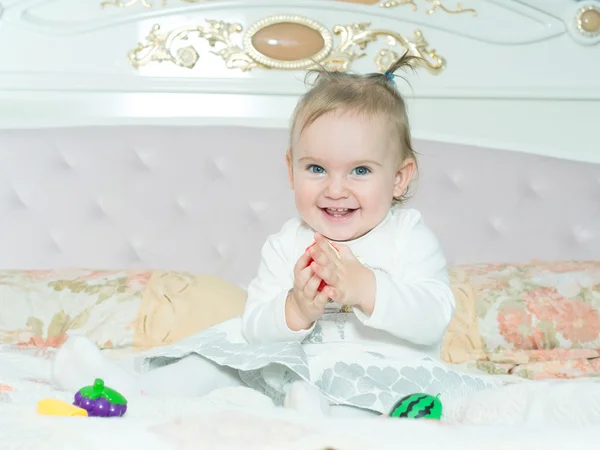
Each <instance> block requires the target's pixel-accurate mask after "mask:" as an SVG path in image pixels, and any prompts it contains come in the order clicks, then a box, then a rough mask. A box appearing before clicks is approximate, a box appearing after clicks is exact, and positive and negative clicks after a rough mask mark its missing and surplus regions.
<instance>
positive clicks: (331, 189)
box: [325, 177, 348, 199]
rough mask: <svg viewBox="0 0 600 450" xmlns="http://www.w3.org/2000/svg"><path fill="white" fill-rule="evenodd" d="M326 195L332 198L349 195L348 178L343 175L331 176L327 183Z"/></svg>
mask: <svg viewBox="0 0 600 450" xmlns="http://www.w3.org/2000/svg"><path fill="white" fill-rule="evenodd" d="M325 195H326V196H327V197H329V198H332V199H336V198H344V197H348V186H347V184H346V180H345V179H344V178H342V177H339V178H337V177H336V178H331V181H330V182H329V184H328V185H327V189H326V192H325Z"/></svg>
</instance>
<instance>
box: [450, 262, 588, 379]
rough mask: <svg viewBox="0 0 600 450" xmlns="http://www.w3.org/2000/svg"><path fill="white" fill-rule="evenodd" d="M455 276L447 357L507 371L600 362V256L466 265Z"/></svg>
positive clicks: (453, 272)
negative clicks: (596, 258)
mask: <svg viewBox="0 0 600 450" xmlns="http://www.w3.org/2000/svg"><path fill="white" fill-rule="evenodd" d="M450 277H451V282H452V287H453V291H454V294H455V297H456V301H457V310H456V314H455V317H454V319H453V321H452V323H451V325H450V327H449V329H448V331H447V333H446V336H445V340H444V345H443V349H442V358H443V359H444V360H446V361H448V362H453V363H463V362H467V361H488V362H489V363H491V364H487V366H486V364H482V363H480V364H479V365H480V366H481V367H488V368H489V370H493V371H495V372H501V373H512V372H515V368H516V367H517V366H519V369H523V367H524V365H527V364H536V366H535V367H537V368H538V369H539V367H540V363H543V364H545V363H548V362H549V361H553V362H556V361H570V362H569V364H570V365H572V366H573V364H574V363H573V361H575V360H582V362H581V363H580V364H579V366H581V365H582V364H583V365H584V366H585V370H584V372H585V371H589V370H591V371H594V373H595V372H597V369H600V362H598V361H596V360H595V358H597V357H598V352H597V350H598V349H600V261H561V262H539V261H533V262H531V263H523V264H478V265H460V266H454V267H451V268H450ZM557 349H559V350H560V352H559V351H557ZM583 360H585V362H583ZM543 364H542V365H543ZM575 365H577V364H575ZM563 366H564V365H563ZM561 367H562V366H561ZM538 369H536V370H538ZM555 369H556V368H555ZM530 375H531V374H528V376H529V377H535V376H530Z"/></svg>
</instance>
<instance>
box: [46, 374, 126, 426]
mask: <svg viewBox="0 0 600 450" xmlns="http://www.w3.org/2000/svg"><path fill="white" fill-rule="evenodd" d="M37 411H38V414H41V415H44V416H66V417H73V416H85V417H88V416H89V417H121V416H122V415H123V414H125V411H127V400H126V399H125V397H123V396H122V395H121V394H119V393H118V392H117V391H115V390H114V389H111V388H109V387H106V386H104V380H102V379H100V378H96V380H95V381H94V384H93V385H92V386H85V387H83V388H81V389H79V391H77V393H76V394H75V401H74V402H73V404H72V405H71V404H69V403H66V402H63V401H61V400H57V399H53V398H45V399H42V400H40V401H39V402H38V405H37Z"/></svg>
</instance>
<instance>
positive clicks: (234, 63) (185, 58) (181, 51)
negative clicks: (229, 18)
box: [129, 20, 258, 71]
mask: <svg viewBox="0 0 600 450" xmlns="http://www.w3.org/2000/svg"><path fill="white" fill-rule="evenodd" d="M206 23H207V25H206V26H205V27H186V28H180V29H176V30H173V31H170V32H168V33H162V32H161V31H160V25H154V26H153V27H152V30H151V31H150V34H149V35H148V36H147V37H146V42H145V43H144V44H142V43H138V45H137V47H136V48H134V49H133V50H131V51H130V52H129V62H130V63H131V65H132V66H133V67H134V68H136V69H137V68H139V67H141V66H144V65H147V64H149V63H150V62H153V61H157V62H171V63H173V64H176V65H178V66H181V67H185V68H187V69H193V68H194V66H195V65H196V63H197V62H198V59H199V58H200V55H199V54H198V52H197V51H196V49H195V48H194V46H193V45H186V46H185V47H181V46H179V44H181V43H185V42H188V41H189V40H190V38H191V37H194V35H197V37H199V38H201V39H205V40H206V41H208V43H209V45H210V46H211V47H215V45H216V44H217V43H220V44H222V46H223V48H221V50H219V51H216V52H212V53H214V54H216V55H218V56H220V57H221V58H223V60H225V64H226V66H227V67H228V68H229V69H233V68H238V69H242V70H243V71H247V70H250V69H252V68H253V67H256V66H257V65H258V63H257V62H256V61H254V60H253V59H252V58H251V57H250V56H248V55H247V54H246V53H245V52H244V50H243V49H242V48H241V47H239V46H238V45H236V44H235V43H234V42H233V41H232V40H231V35H232V34H233V33H239V32H241V31H242V26H241V25H240V24H236V23H227V22H223V21H218V20H207V21H206Z"/></svg>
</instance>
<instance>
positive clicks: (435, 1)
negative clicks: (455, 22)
mask: <svg viewBox="0 0 600 450" xmlns="http://www.w3.org/2000/svg"><path fill="white" fill-rule="evenodd" d="M425 1H427V2H430V3H431V4H432V5H431V8H429V9H428V10H427V11H425V13H426V14H429V15H431V14H433V13H434V12H435V11H436V10H437V9H438V8H439V9H441V10H442V11H444V12H447V13H448V14H462V13H471V14H473V16H477V11H475V10H474V9H472V8H468V9H463V7H462V5H461V4H460V3H457V4H456V9H455V10H451V9H448V8H446V7H445V6H444V5H443V4H442V2H441V0H425Z"/></svg>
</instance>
